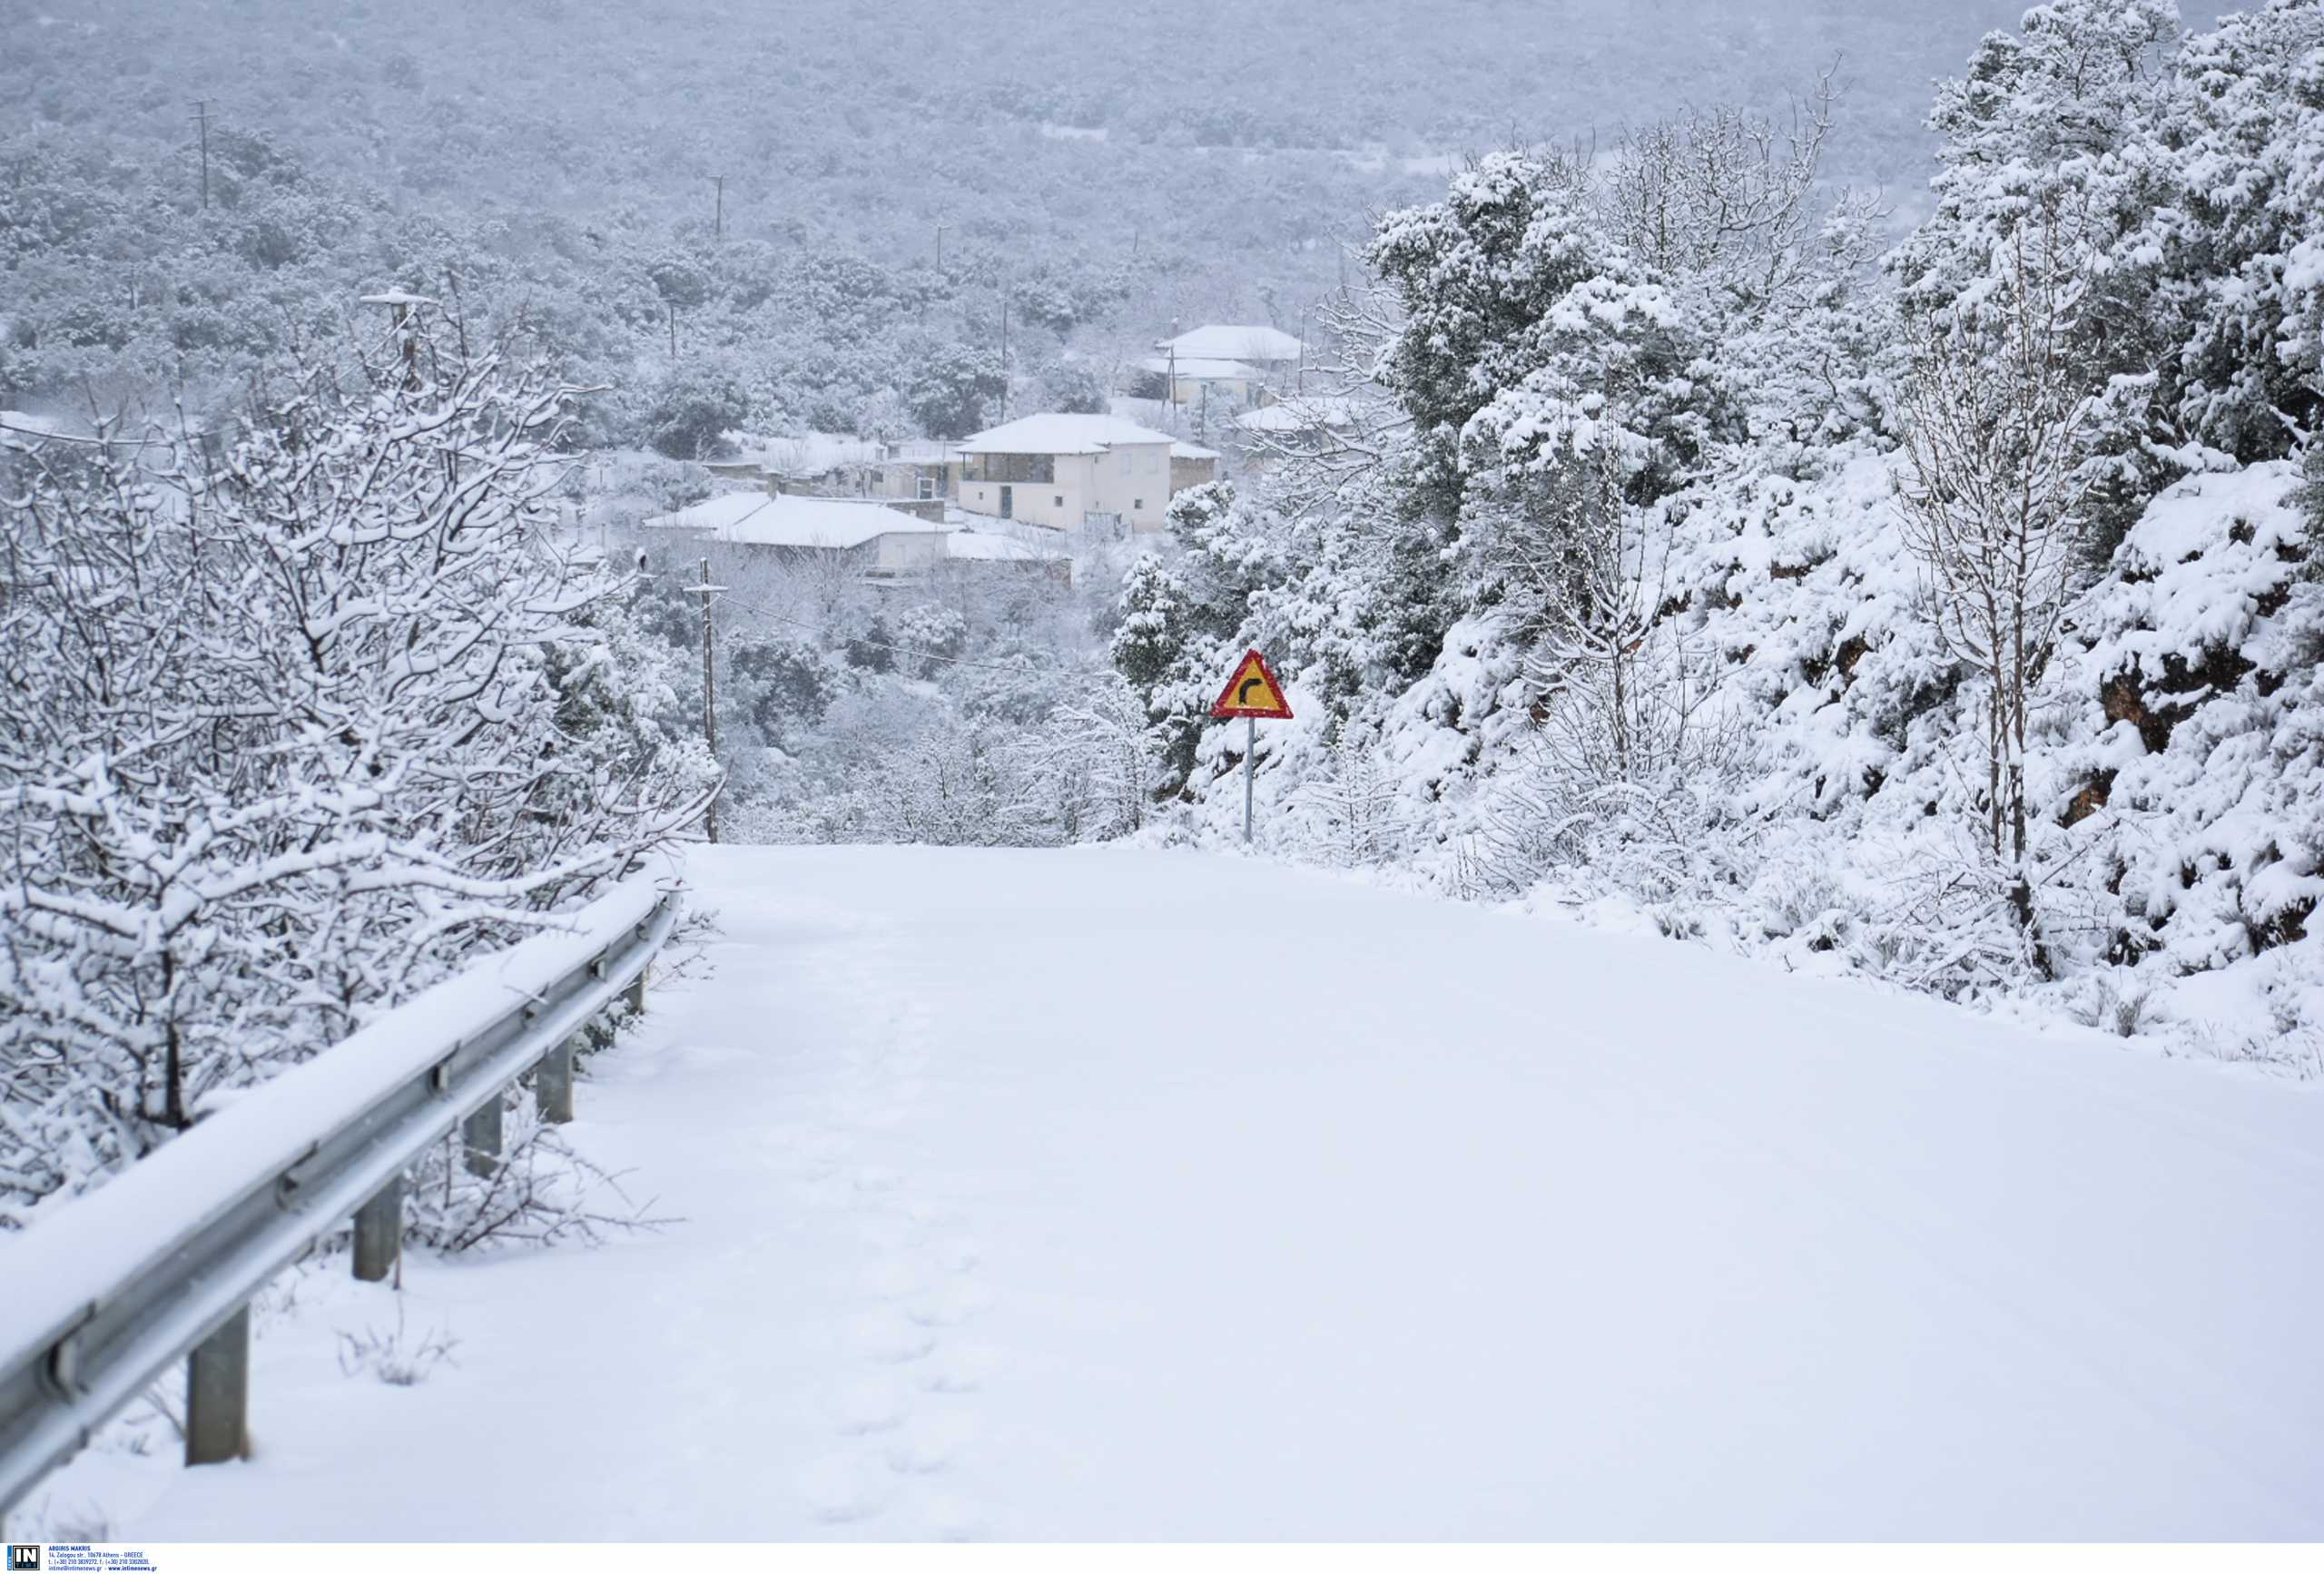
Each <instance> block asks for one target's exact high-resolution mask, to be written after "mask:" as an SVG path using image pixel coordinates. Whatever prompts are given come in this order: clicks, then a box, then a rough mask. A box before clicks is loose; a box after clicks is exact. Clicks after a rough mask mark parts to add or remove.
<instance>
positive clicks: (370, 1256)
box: [355, 1176, 403, 1284]
mask: <svg viewBox="0 0 2324 1574" xmlns="http://www.w3.org/2000/svg"><path fill="white" fill-rule="evenodd" d="M402 1255H403V1176H396V1177H395V1178H394V1179H393V1180H391V1181H389V1183H388V1184H387V1185H383V1186H381V1187H380V1188H379V1191H378V1192H376V1193H375V1194H373V1195H372V1197H371V1200H370V1201H369V1202H368V1203H365V1204H364V1205H362V1206H361V1207H359V1208H358V1209H356V1210H355V1276H356V1277H357V1278H359V1279H360V1280H362V1281H364V1282H365V1283H366V1284H378V1283H379V1281H380V1280H382V1279H384V1278H386V1277H387V1276H388V1275H389V1274H392V1273H394V1272H395V1271H396V1260H397V1259H398V1258H399V1257H401V1256H402Z"/></svg>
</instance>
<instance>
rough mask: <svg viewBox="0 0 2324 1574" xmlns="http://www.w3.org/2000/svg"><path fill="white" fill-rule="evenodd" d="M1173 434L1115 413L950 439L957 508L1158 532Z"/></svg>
mask: <svg viewBox="0 0 2324 1574" xmlns="http://www.w3.org/2000/svg"><path fill="white" fill-rule="evenodd" d="M1174 440H1175V439H1173V438H1171V436H1170V435H1169V434H1168V433H1167V432H1157V431H1155V430H1153V429H1152V428H1147V427H1141V426H1139V425H1137V423H1135V422H1133V421H1126V420H1123V419H1121V418H1119V417H1118V416H1083V415H1063V414H1054V413H1053V414H1049V415H1039V416H1027V417H1025V418H1023V419H1021V420H1014V421H1010V422H1009V424H1008V425H1007V426H1001V427H995V428H992V429H991V430H990V431H984V432H979V433H977V434H976V435H975V436H974V437H972V438H968V439H966V440H965V441H962V442H960V443H958V444H956V445H954V448H955V451H956V452H957V453H959V455H960V507H961V508H962V509H963V510H964V511H966V512H968V513H970V514H983V515H987V516H990V517H993V518H996V519H1018V520H1022V521H1024V522H1025V523H1026V524H1029V525H1041V526H1048V527H1049V528H1050V529H1053V530H1078V529H1081V528H1082V527H1083V526H1085V525H1088V526H1108V525H1111V524H1113V523H1114V522H1115V521H1117V520H1118V521H1119V522H1120V523H1121V524H1122V525H1124V526H1128V528H1130V529H1132V530H1159V529H1161V528H1162V525H1163V521H1164V517H1165V516H1166V515H1167V512H1168V509H1169V507H1170V448H1171V444H1172V442H1173V441H1174Z"/></svg>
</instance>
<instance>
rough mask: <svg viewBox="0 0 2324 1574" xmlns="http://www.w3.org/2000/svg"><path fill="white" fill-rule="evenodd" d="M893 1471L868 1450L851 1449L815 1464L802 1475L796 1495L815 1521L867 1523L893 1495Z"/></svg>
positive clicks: (884, 1506)
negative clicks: (801, 1499) (804, 1502)
mask: <svg viewBox="0 0 2324 1574" xmlns="http://www.w3.org/2000/svg"><path fill="white" fill-rule="evenodd" d="M895 1484H896V1477H895V1471H894V1469H893V1467H891V1466H890V1465H889V1464H888V1462H887V1461H886V1459H885V1458H884V1457H882V1456H881V1455H880V1454H878V1453H875V1452H872V1451H870V1450H868V1449H854V1450H850V1451H845V1452H842V1453H835V1454H832V1455H829V1456H827V1457H825V1458H823V1459H820V1460H818V1461H815V1462H814V1463H813V1464H812V1465H810V1466H808V1467H807V1469H806V1470H805V1471H803V1472H802V1473H801V1475H800V1478H799V1495H800V1497H802V1498H803V1499H804V1500H805V1501H806V1504H807V1507H808V1509H809V1510H810V1511H811V1512H812V1513H813V1514H814V1516H815V1518H817V1519H818V1520H822V1521H823V1522H824V1523H825V1524H831V1525H842V1524H847V1523H849V1522H851V1521H853V1520H868V1519H870V1518H871V1517H872V1515H874V1514H876V1513H878V1512H879V1511H880V1510H881V1509H884V1508H886V1507H887V1506H888V1500H889V1499H890V1498H891V1497H893V1496H894V1495H895Z"/></svg>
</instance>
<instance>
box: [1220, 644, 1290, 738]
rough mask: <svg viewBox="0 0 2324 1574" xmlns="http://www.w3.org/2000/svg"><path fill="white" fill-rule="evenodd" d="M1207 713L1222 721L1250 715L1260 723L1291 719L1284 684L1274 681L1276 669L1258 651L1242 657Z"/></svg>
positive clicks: (1249, 652)
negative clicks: (1284, 693) (1232, 717)
mask: <svg viewBox="0 0 2324 1574" xmlns="http://www.w3.org/2000/svg"><path fill="white" fill-rule="evenodd" d="M1210 713H1211V714H1212V715H1213V716H1215V717H1216V718H1217V719H1219V720H1220V721H1225V720H1226V719H1227V718H1228V717H1230V716H1250V717H1253V718H1255V719H1256V720H1258V721H1262V722H1287V721H1289V720H1291V702H1290V701H1288V700H1286V699H1285V698H1284V697H1283V684H1281V683H1279V682H1278V681H1276V678H1275V669H1274V668H1273V667H1271V666H1269V665H1267V658H1266V657H1265V656H1263V655H1261V654H1259V653H1258V652H1257V651H1256V650H1254V651H1247V652H1246V653H1245V654H1244V656H1243V660H1242V663H1241V664H1239V665H1238V666H1236V669H1235V675H1234V676H1233V677H1231V678H1228V679H1227V680H1226V687H1225V688H1223V689H1221V690H1219V691H1218V699H1217V702H1216V703H1214V704H1213V705H1212V706H1211V707H1210Z"/></svg>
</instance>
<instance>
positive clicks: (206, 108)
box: [193, 98, 210, 212]
mask: <svg viewBox="0 0 2324 1574" xmlns="http://www.w3.org/2000/svg"><path fill="white" fill-rule="evenodd" d="M193 123H195V124H196V125H198V126H200V127H201V128H202V212H209V211H210V101H209V100H208V99H206V98H197V99H195V100H194V101H193Z"/></svg>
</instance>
